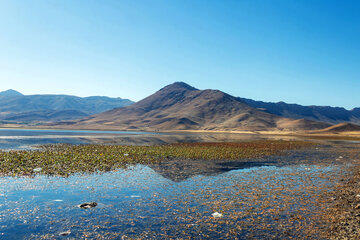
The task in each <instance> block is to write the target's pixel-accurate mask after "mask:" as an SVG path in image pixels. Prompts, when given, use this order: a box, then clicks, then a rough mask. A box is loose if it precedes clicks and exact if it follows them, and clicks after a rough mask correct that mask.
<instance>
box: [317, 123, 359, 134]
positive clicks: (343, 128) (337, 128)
mask: <svg viewBox="0 0 360 240" xmlns="http://www.w3.org/2000/svg"><path fill="white" fill-rule="evenodd" d="M354 131H356V132H358V131H360V126H359V125H355V124H352V123H339V124H336V125H334V126H330V127H328V128H325V129H323V130H321V132H329V133H336V132H354Z"/></svg>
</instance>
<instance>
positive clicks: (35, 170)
mask: <svg viewBox="0 0 360 240" xmlns="http://www.w3.org/2000/svg"><path fill="white" fill-rule="evenodd" d="M41 170H42V168H41V167H39V168H34V169H33V171H34V172H41Z"/></svg>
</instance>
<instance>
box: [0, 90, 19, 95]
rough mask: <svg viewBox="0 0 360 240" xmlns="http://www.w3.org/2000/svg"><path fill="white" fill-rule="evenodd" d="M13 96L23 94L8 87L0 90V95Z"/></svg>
mask: <svg viewBox="0 0 360 240" xmlns="http://www.w3.org/2000/svg"><path fill="white" fill-rule="evenodd" d="M1 96H3V97H14V96H23V95H22V94H21V93H19V92H18V91H15V90H12V89H9V90H6V91H3V92H0V97H1Z"/></svg>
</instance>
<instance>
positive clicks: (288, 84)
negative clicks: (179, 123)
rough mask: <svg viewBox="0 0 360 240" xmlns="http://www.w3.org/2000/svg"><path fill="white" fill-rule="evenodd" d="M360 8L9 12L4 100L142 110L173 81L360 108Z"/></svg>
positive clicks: (171, 2)
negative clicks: (85, 99)
mask: <svg viewBox="0 0 360 240" xmlns="http://www.w3.org/2000/svg"><path fill="white" fill-rule="evenodd" d="M359 13H360V1H357V0H356V1H351V0H347V1H343V0H338V1H332V0H246V1H244V0H234V1H231V0H217V1H214V0H203V1H201V0H164V1H158V0H151V1H149V0H128V1H125V0H113V1H112V0H96V1H95V0H34V1H29V0H1V1H0V83H1V84H0V90H6V89H9V88H12V89H15V90H18V91H20V92H22V93H24V94H35V93H52V94H54V93H62V94H72V95H78V96H90V95H103V96H104V95H105V96H111V97H122V98H129V99H132V100H135V101H137V100H140V99H142V98H144V97H146V96H148V95H150V94H152V93H153V92H154V91H156V90H158V89H159V88H161V87H163V86H165V85H167V84H170V83H173V82H175V81H183V82H187V83H188V84H190V85H193V86H194V87H197V88H199V89H206V88H212V89H220V90H222V91H225V92H227V93H229V94H231V95H234V96H240V97H246V98H252V99H255V100H263V101H285V102H289V103H299V104H303V105H330V106H342V107H346V108H348V109H351V108H353V107H360V14H359Z"/></svg>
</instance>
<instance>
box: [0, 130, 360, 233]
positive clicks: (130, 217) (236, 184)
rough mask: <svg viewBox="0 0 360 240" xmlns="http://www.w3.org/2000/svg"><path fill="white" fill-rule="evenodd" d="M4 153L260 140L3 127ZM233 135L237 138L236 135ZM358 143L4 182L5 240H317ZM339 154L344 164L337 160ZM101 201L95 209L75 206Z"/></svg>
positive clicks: (0, 181)
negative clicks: (241, 159) (65, 146)
mask: <svg viewBox="0 0 360 240" xmlns="http://www.w3.org/2000/svg"><path fill="white" fill-rule="evenodd" d="M0 136H1V144H2V145H0V146H1V148H2V149H5V150H9V149H29V148H31V147H32V146H33V145H37V144H45V143H71V144H80V143H105V144H118V143H126V144H154V143H155V144H156V143H165V142H179V141H180V142H181V141H225V140H227V141H240V140H249V139H258V138H263V136H248V135H229V134H174V133H163V134H158V133H138V132H100V131H55V130H51V131H50V130H4V129H2V130H0ZM230 136H231V137H230ZM358 147H359V143H357V142H352V143H351V142H342V141H334V142H331V141H329V142H328V141H323V142H322V143H321V145H319V146H318V147H316V148H311V149H301V150H294V151H291V152H290V153H289V154H286V155H282V156H271V157H267V158H266V160H267V161H263V162H262V163H261V164H257V163H256V161H255V160H254V161H252V160H251V159H249V161H248V163H247V164H244V163H241V164H238V163H236V161H222V162H208V161H204V160H192V161H190V160H189V161H183V162H182V161H173V162H172V161H169V162H165V163H160V164H149V165H140V164H138V165H132V166H128V168H127V169H118V170H116V171H111V172H106V173H94V174H75V175H72V176H70V177H67V178H65V177H55V176H45V175H41V174H37V175H33V176H28V177H0V239H69V238H70V239H134V238H145V239H169V238H173V239H176V238H178V239H184V238H192V239H229V238H230V239H234V238H238V239H249V238H252V239H274V238H275V239H276V238H288V237H289V236H290V237H292V238H304V237H305V236H307V237H309V238H313V239H321V236H320V235H319V232H321V229H323V227H324V226H322V225H321V221H320V219H319V216H320V213H321V212H323V211H324V210H325V209H326V207H327V206H328V203H327V202H326V201H324V199H323V196H326V194H328V193H329V192H330V191H331V189H332V188H333V187H334V185H335V184H336V183H337V182H339V181H340V179H341V177H342V176H343V174H344V173H345V172H347V171H348V169H349V167H350V166H351V162H352V160H353V156H352V155H351V154H350V153H349V152H351V151H353V150H354V149H355V150H356V149H358ZM340 156H341V159H342V161H341V162H339V161H338V160H339V157H340ZM86 202H96V203H97V206H96V207H94V208H89V209H82V208H79V205H80V204H82V203H86Z"/></svg>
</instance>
